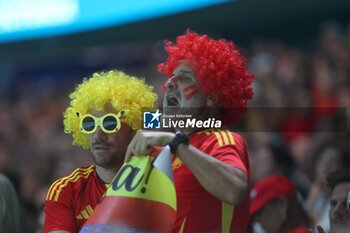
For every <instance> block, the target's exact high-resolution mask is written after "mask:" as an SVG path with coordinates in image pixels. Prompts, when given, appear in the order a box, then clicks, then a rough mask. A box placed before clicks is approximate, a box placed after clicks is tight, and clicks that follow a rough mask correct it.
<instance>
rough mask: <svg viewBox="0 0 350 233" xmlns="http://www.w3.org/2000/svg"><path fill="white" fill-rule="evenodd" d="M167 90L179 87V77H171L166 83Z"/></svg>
mask: <svg viewBox="0 0 350 233" xmlns="http://www.w3.org/2000/svg"><path fill="white" fill-rule="evenodd" d="M165 86H166V89H167V90H175V89H176V88H177V77H176V76H173V77H171V78H169V79H168V80H167V81H166V83H165Z"/></svg>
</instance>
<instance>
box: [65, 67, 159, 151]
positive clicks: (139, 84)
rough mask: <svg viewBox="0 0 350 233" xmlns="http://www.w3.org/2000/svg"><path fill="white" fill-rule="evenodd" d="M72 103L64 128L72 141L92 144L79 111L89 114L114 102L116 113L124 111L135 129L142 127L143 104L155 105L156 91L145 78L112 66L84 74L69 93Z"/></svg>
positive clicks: (124, 119)
mask: <svg viewBox="0 0 350 233" xmlns="http://www.w3.org/2000/svg"><path fill="white" fill-rule="evenodd" d="M69 97H70V99H71V102H70V106H69V107H68V108H67V109H66V111H65V112H64V120H63V123H64V132H65V133H68V134H72V136H73V145H79V146H82V147H83V148H84V149H87V148H89V147H90V142H89V139H88V135H87V134H84V133H82V132H81V131H80V129H79V117H78V115H77V113H79V114H82V115H84V114H86V113H88V112H89V111H91V110H92V109H96V110H98V111H104V109H105V107H106V105H107V104H110V105H112V107H113V108H114V109H115V111H116V112H115V113H118V112H120V111H124V115H123V117H122V119H121V121H122V122H124V123H127V124H128V125H129V126H130V127H131V128H132V129H134V130H138V129H140V128H141V120H142V108H149V109H155V108H156V102H157V98H158V97H157V95H156V94H155V93H154V92H153V87H152V86H148V85H146V84H145V82H144V80H140V79H138V78H136V77H130V76H128V75H127V74H125V73H123V72H120V71H117V70H111V71H108V72H97V73H94V74H93V75H92V77H91V78H89V79H86V78H84V80H83V82H82V83H81V84H79V85H78V86H77V88H76V89H75V91H74V92H73V93H71V94H70V96H69Z"/></svg>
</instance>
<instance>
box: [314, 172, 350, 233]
mask: <svg viewBox="0 0 350 233" xmlns="http://www.w3.org/2000/svg"><path fill="white" fill-rule="evenodd" d="M327 182H328V186H329V188H330V189H331V198H330V205H331V207H330V210H329V221H330V226H331V229H330V230H331V231H330V232H331V233H347V232H350V206H349V205H350V203H349V201H350V200H349V195H350V171H349V170H338V171H334V172H331V173H329V174H328V175H327ZM317 230H318V232H319V233H325V232H327V229H324V227H322V226H317ZM309 232H313V231H312V230H311V229H310V231H309Z"/></svg>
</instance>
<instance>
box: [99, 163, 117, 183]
mask: <svg viewBox="0 0 350 233" xmlns="http://www.w3.org/2000/svg"><path fill="white" fill-rule="evenodd" d="M120 167H121V166H117V167H112V168H103V167H101V166H98V165H96V173H97V175H98V177H99V178H100V179H101V180H102V181H103V182H104V183H106V184H110V183H111V182H112V180H113V178H114V176H115V175H116V174H117V172H118V171H119V168H120Z"/></svg>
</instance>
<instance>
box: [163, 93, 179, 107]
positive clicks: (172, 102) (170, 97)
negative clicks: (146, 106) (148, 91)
mask: <svg viewBox="0 0 350 233" xmlns="http://www.w3.org/2000/svg"><path fill="white" fill-rule="evenodd" d="M166 101H167V106H168V107H172V106H177V105H179V101H178V100H177V98H176V97H175V96H173V95H168V96H167V97H166Z"/></svg>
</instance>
